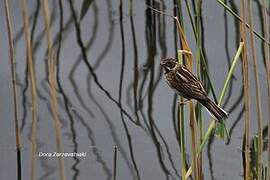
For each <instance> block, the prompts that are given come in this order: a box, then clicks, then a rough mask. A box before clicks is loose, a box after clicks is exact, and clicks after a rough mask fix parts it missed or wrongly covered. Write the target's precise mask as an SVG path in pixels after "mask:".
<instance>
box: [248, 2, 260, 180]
mask: <svg viewBox="0 0 270 180" xmlns="http://www.w3.org/2000/svg"><path fill="white" fill-rule="evenodd" d="M248 5H249V24H250V28H249V30H250V32H249V34H250V46H251V52H252V60H253V69H254V79H255V87H256V107H257V116H258V117H257V126H258V157H257V163H256V164H257V179H258V180H259V179H262V172H263V169H262V168H263V163H262V162H263V161H262V160H263V159H262V158H263V154H262V153H263V134H262V129H263V127H262V126H263V115H262V107H261V95H260V91H261V88H260V81H259V74H258V69H257V55H256V48H255V44H254V34H253V14H252V1H251V0H249V1H248Z"/></svg>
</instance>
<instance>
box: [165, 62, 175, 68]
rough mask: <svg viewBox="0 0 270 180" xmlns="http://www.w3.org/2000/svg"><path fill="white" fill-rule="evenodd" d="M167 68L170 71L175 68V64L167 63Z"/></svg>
mask: <svg viewBox="0 0 270 180" xmlns="http://www.w3.org/2000/svg"><path fill="white" fill-rule="evenodd" d="M167 66H168V67H169V68H170V69H173V68H174V66H175V63H173V62H168V63H167Z"/></svg>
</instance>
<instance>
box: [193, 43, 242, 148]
mask: <svg viewBox="0 0 270 180" xmlns="http://www.w3.org/2000/svg"><path fill="white" fill-rule="evenodd" d="M243 46H244V43H243V42H240V45H239V47H238V50H237V52H236V55H235V57H234V59H233V62H232V65H231V68H230V70H229V72H228V74H227V77H226V80H225V83H224V86H223V88H222V91H221V94H220V97H219V100H218V105H219V106H220V105H221V104H222V101H223V99H224V96H225V92H226V90H227V88H228V86H229V84H230V83H229V82H230V80H231V78H232V76H233V73H234V70H235V68H236V65H237V62H238V60H239V59H240V58H239V57H240V55H241V53H242V49H243ZM215 123H216V121H215V120H213V121H212V122H211V124H210V125H209V127H208V130H207V132H206V134H205V135H204V137H203V140H202V143H201V145H200V147H199V150H198V152H197V153H200V152H201V151H202V149H203V148H204V145H205V143H206V141H207V140H208V139H209V137H210V135H211V133H212V130H213V129H214V127H215Z"/></svg>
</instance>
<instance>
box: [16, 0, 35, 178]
mask: <svg viewBox="0 0 270 180" xmlns="http://www.w3.org/2000/svg"><path fill="white" fill-rule="evenodd" d="M20 3H21V10H22V15H23V26H24V41H25V47H26V57H27V68H28V77H29V79H30V89H31V100H32V102H31V113H32V128H31V178H30V179H31V180H35V179H36V152H37V144H36V139H37V88H36V76H35V68H34V64H33V56H32V45H31V39H30V35H29V16H28V9H27V4H26V1H25V0H20Z"/></svg>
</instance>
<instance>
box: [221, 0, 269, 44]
mask: <svg viewBox="0 0 270 180" xmlns="http://www.w3.org/2000/svg"><path fill="white" fill-rule="evenodd" d="M217 1H218V2H219V3H220V4H221V5H222V6H223V7H224V8H225V9H226V10H227V11H228V12H229V13H231V14H232V15H233V16H234V17H235V18H236V19H237V20H238V21H240V22H243V19H242V18H241V17H240V16H239V15H238V14H237V13H236V12H234V11H233V10H232V9H231V8H230V7H229V6H227V5H226V4H225V3H224V2H223V0H217ZM266 13H267V12H266ZM244 24H245V26H246V27H247V28H250V25H249V24H247V23H245V22H244ZM253 33H254V34H255V35H256V36H257V37H258V38H259V39H261V40H262V41H263V42H264V43H266V44H268V45H270V42H269V39H268V40H266V38H265V37H263V36H262V35H261V34H259V33H258V32H257V31H255V30H254V31H253Z"/></svg>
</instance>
